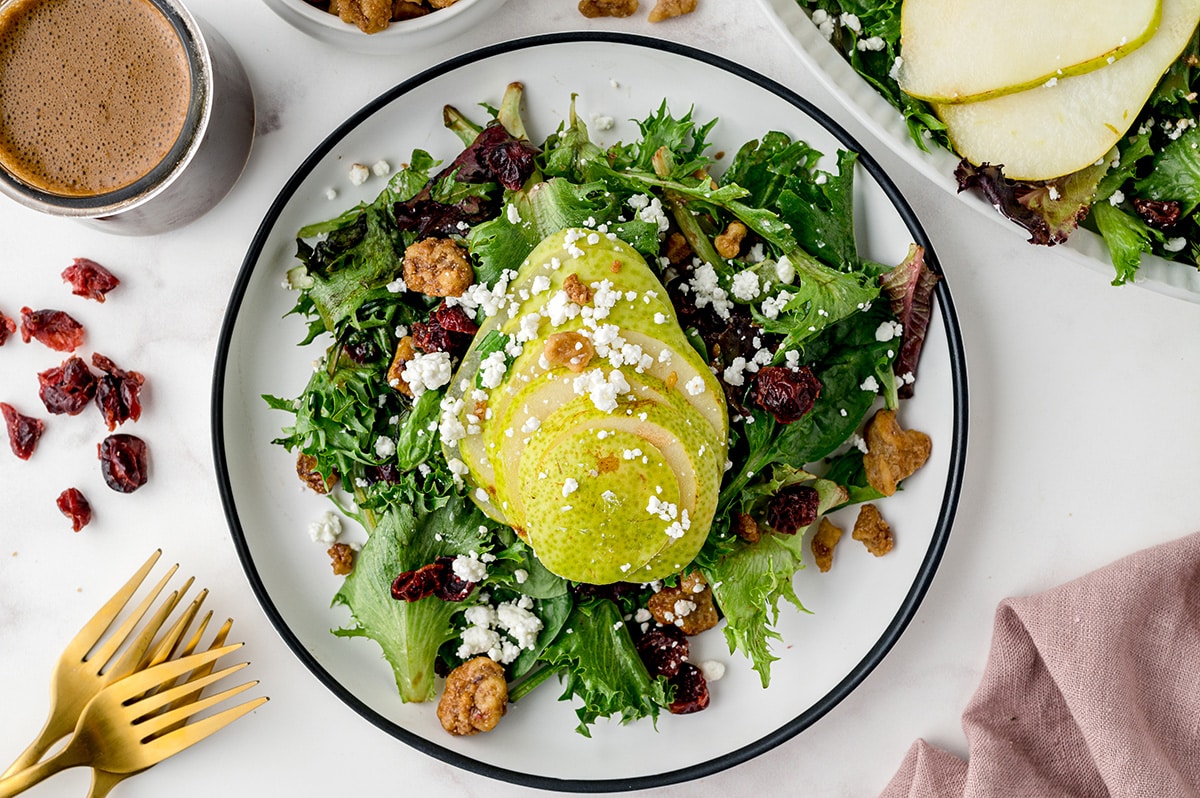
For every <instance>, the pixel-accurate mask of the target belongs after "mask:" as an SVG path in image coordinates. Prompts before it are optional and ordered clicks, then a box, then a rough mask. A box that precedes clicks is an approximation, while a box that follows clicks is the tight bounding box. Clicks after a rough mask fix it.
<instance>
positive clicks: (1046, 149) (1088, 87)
mask: <svg viewBox="0 0 1200 798" xmlns="http://www.w3.org/2000/svg"><path fill="white" fill-rule="evenodd" d="M1197 21H1200V0H1163V6H1162V22H1161V23H1160V24H1159V26H1158V31H1157V32H1156V33H1155V34H1154V36H1153V37H1152V38H1151V39H1150V41H1148V42H1146V43H1145V44H1144V45H1142V46H1141V47H1139V48H1138V49H1137V50H1135V51H1133V52H1132V53H1130V54H1129V55H1127V56H1125V57H1124V58H1122V59H1120V60H1119V61H1116V62H1115V63H1113V64H1112V65H1111V66H1107V67H1105V68H1104V69H1097V70H1095V71H1092V72H1088V73H1087V74H1084V75H1078V76H1075V77H1070V78H1063V79H1062V80H1059V81H1057V82H1056V83H1055V84H1054V85H1053V86H1039V87H1038V88H1036V89H1029V90H1028V91H1023V92H1019V93H1017V94H1009V95H1006V96H1004V97H997V98H995V99H991V100H981V101H979V102H973V103H959V104H953V105H936V106H934V110H935V111H936V112H937V114H938V116H939V117H941V118H942V120H943V121H944V122H945V123H946V132H947V134H948V136H949V138H950V143H951V145H952V146H953V147H954V149H955V150H956V151H957V152H958V153H959V154H960V155H962V156H963V157H965V158H966V159H967V160H969V161H970V162H971V163H974V164H983V163H990V164H995V165H1002V166H1003V167H1004V174H1005V175H1006V176H1007V177H1010V178H1013V179H1016V180H1050V179H1052V178H1056V177H1061V176H1063V175H1066V174H1070V173H1071V172H1077V171H1079V170H1080V169H1083V168H1084V167H1086V166H1090V165H1092V164H1094V163H1096V162H1097V161H1098V160H1099V159H1101V158H1103V157H1104V156H1105V154H1106V153H1108V151H1109V150H1110V149H1111V148H1112V147H1113V145H1114V144H1116V143H1117V142H1118V141H1119V140H1120V138H1121V137H1122V136H1123V135H1125V132H1126V131H1127V130H1128V129H1129V127H1130V125H1132V124H1133V121H1134V119H1136V118H1137V116H1138V114H1139V113H1140V112H1141V109H1142V106H1143V105H1145V103H1146V100H1147V98H1149V96H1150V94H1151V92H1153V91H1154V87H1155V86H1156V85H1158V82H1159V79H1160V78H1162V75H1163V73H1164V72H1166V70H1167V69H1168V68H1169V67H1170V66H1171V64H1172V63H1173V62H1174V61H1175V59H1176V58H1178V57H1179V54H1180V52H1182V50H1183V48H1184V46H1185V45H1186V44H1187V43H1188V40H1189V39H1190V38H1191V36H1192V33H1193V32H1194V31H1195V29H1196V24H1197Z"/></svg>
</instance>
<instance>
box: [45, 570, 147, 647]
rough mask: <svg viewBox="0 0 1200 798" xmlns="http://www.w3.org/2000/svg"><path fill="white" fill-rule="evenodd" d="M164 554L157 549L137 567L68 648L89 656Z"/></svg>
mask: <svg viewBox="0 0 1200 798" xmlns="http://www.w3.org/2000/svg"><path fill="white" fill-rule="evenodd" d="M161 556H162V549H157V550H156V551H155V552H154V553H153V554H151V555H150V558H149V559H147V560H146V562H145V563H144V564H143V565H142V567H141V568H139V569H137V571H136V572H135V573H134V575H133V576H131V577H130V578H129V581H128V582H126V583H125V585H124V586H123V587H122V588H121V589H120V590H118V591H117V592H116V593H114V594H113V597H112V598H110V599H109V600H108V601H106V602H105V603H104V606H103V607H101V608H100V609H99V610H97V611H96V614H95V615H93V616H92V618H91V620H89V621H88V622H87V623H85V624H84V625H83V628H82V629H80V630H79V632H78V634H76V635H75V638H74V639H73V640H72V641H71V642H70V643H69V644H68V645H67V650H68V651H71V650H75V651H77V652H78V655H79V659H80V660H83V659H85V658H86V657H87V654H88V652H89V651H91V650H92V648H93V647H95V645H96V643H98V642H99V641H100V638H101V637H103V636H104V633H105V632H107V631H108V630H109V627H111V626H112V625H113V622H114V621H116V619H117V616H118V615H120V614H121V610H122V609H124V608H125V605H126V604H128V603H129V599H131V598H133V594H134V593H136V592H137V589H138V588H139V587H140V586H141V584H142V582H143V581H145V579H146V574H148V573H150V570H151V569H152V568H153V567H154V564H155V563H156V562H158V558H159V557H161Z"/></svg>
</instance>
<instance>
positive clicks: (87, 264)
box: [62, 258, 121, 302]
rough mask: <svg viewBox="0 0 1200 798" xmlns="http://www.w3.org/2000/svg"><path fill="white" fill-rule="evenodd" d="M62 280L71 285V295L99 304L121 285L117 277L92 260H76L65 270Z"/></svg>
mask: <svg viewBox="0 0 1200 798" xmlns="http://www.w3.org/2000/svg"><path fill="white" fill-rule="evenodd" d="M62 278H63V282H64V283H70V284H71V293H73V294H75V295H76V296H81V297H84V298H86V299H94V300H96V301H97V302H103V301H104V295H105V294H107V293H108V292H109V291H111V290H113V289H114V288H116V287H117V286H118V285H120V284H121V281H120V280H118V279H117V278H116V275H114V274H113V273H112V272H110V271H109V270H108V269H106V268H104V267H103V266H101V265H100V264H99V263H96V261H94V260H91V259H90V258H76V259H75V262H74V263H72V264H71V265H70V266H68V267H67V268H65V269H63V273H62Z"/></svg>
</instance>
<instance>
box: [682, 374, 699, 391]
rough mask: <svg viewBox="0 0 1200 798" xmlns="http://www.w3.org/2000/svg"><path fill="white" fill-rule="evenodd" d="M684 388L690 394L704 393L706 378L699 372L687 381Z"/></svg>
mask: <svg viewBox="0 0 1200 798" xmlns="http://www.w3.org/2000/svg"><path fill="white" fill-rule="evenodd" d="M683 389H684V390H685V391H687V392H688V396H699V395H700V394H702V393H704V378H703V377H701V376H700V375H698V374H697V375H696V376H695V377H692V378H691V379H690V380H688V381H687V384H686V385H684V386H683Z"/></svg>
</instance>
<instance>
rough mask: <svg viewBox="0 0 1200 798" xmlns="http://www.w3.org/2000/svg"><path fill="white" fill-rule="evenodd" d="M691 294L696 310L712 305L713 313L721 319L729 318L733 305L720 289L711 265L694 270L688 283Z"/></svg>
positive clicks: (723, 290) (715, 272)
mask: <svg viewBox="0 0 1200 798" xmlns="http://www.w3.org/2000/svg"><path fill="white" fill-rule="evenodd" d="M688 285H689V286H690V288H691V292H692V294H694V296H695V303H696V307H697V308H703V307H706V306H708V305H712V309H713V311H715V312H716V314H717V315H718V316H720V317H721V318H722V319H728V318H729V308H730V307H731V305H732V304H733V303H732V302H730V301H729V295H728V294H727V293H726V292H725V289H724V288H722V287H721V285H720V281H719V279H718V277H717V270H716V269H715V268H713V265H712V264H711V263H704V264H701V265H700V266H698V267H697V268H696V271H695V273H694V274H693V275H692V279H691V280H689V281H688Z"/></svg>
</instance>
